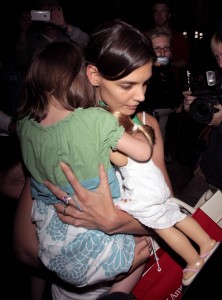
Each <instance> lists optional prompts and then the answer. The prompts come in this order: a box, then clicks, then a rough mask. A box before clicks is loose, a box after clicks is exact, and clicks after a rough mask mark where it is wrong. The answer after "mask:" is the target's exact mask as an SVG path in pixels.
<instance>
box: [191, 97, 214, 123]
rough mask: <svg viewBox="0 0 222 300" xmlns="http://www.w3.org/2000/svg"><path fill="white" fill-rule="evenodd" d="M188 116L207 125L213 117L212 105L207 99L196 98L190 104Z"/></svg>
mask: <svg viewBox="0 0 222 300" xmlns="http://www.w3.org/2000/svg"><path fill="white" fill-rule="evenodd" d="M189 114H190V116H191V117H192V118H193V119H194V121H196V122H198V123H203V124H204V123H205V124H208V123H209V122H210V121H211V120H212V118H213V115H214V105H213V103H212V102H211V101H210V100H209V99H207V98H204V97H198V98H196V99H195V100H194V101H193V102H192V103H191V105H190V109H189Z"/></svg>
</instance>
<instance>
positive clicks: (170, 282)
mask: <svg viewBox="0 0 222 300" xmlns="http://www.w3.org/2000/svg"><path fill="white" fill-rule="evenodd" d="M192 217H193V218H194V219H196V220H197V221H198V223H199V224H200V225H201V226H202V227H203V228H204V230H205V231H206V232H208V234H209V235H210V236H211V237H212V238H214V239H215V240H216V241H221V240H222V228H221V227H219V226H218V225H217V224H216V223H215V222H214V221H213V220H212V219H211V218H210V217H209V216H208V215H207V214H205V213H204V212H203V211H202V210H201V209H200V208H197V209H196V211H195V212H194V213H193V215H192ZM157 256H158V258H159V265H160V267H161V271H158V267H157V263H156V261H155V259H154V256H153V255H152V256H151V257H150V258H149V261H148V263H147V265H146V268H145V271H144V274H143V276H142V277H141V278H140V280H139V281H138V283H137V284H136V286H135V287H134V289H133V292H132V293H133V295H134V296H135V297H136V299H137V300H147V299H152V300H167V299H177V300H179V299H181V298H182V291H183V290H182V288H183V286H182V276H183V268H184V267H185V266H182V265H180V264H179V263H178V262H177V261H176V260H175V259H174V258H173V257H171V256H170V255H169V254H168V253H167V252H166V251H165V250H163V249H162V248H159V249H158V250H157Z"/></svg>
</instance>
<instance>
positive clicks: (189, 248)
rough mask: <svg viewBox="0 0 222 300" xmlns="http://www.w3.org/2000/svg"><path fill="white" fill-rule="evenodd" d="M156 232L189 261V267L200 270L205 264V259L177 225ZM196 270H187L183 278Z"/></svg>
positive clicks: (191, 274)
mask: <svg viewBox="0 0 222 300" xmlns="http://www.w3.org/2000/svg"><path fill="white" fill-rule="evenodd" d="M155 231H156V233H157V234H158V235H159V236H160V237H161V238H162V239H163V240H164V241H165V242H166V243H167V244H168V245H169V246H170V247H171V248H172V249H173V250H174V251H175V252H176V253H177V254H179V255H180V256H181V257H182V258H183V259H184V260H185V261H186V263H187V268H189V269H195V270H196V271H198V270H200V269H201V268H202V267H203V265H204V259H203V258H201V257H200V255H199V253H198V252H197V251H196V249H195V248H194V247H193V245H192V244H191V242H190V241H189V239H188V238H187V236H186V235H184V234H183V233H182V232H181V231H180V230H178V229H177V228H175V227H170V228H166V229H157V230H155ZM194 273H196V272H194V271H192V270H191V271H187V272H185V273H184V275H183V278H184V279H187V278H190V277H191V276H193V275H194Z"/></svg>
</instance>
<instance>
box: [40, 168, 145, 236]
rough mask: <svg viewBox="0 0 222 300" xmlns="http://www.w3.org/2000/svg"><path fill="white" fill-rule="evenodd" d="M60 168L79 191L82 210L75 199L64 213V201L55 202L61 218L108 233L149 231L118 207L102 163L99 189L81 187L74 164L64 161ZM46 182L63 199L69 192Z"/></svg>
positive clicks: (77, 195)
mask: <svg viewBox="0 0 222 300" xmlns="http://www.w3.org/2000/svg"><path fill="white" fill-rule="evenodd" d="M61 168H62V170H63V172H64V173H65V175H66V177H67V179H68V181H69V182H70V184H71V185H72V187H73V188H74V190H75V192H76V194H75V200H76V201H77V202H78V203H79V205H80V206H81V208H82V210H83V211H79V210H78V209H77V207H76V205H75V203H74V201H71V203H70V205H69V206H68V207H67V209H66V215H65V216H64V214H63V212H64V205H62V204H56V205H55V206H56V210H57V211H58V217H59V218H60V220H62V221H63V222H65V223H68V224H72V225H74V226H80V227H85V228H88V229H99V230H101V231H103V232H105V233H107V234H114V233H131V234H143V235H144V234H147V233H148V232H147V229H146V228H145V227H144V226H143V225H142V224H141V223H140V222H139V221H137V220H136V219H134V218H133V217H132V216H130V215H129V214H127V213H125V212H124V211H121V210H119V209H118V208H116V207H115V205H114V204H113V199H112V196H111V193H110V188H109V184H108V179H107V174H106V171H105V169H104V168H103V166H102V165H101V166H100V185H99V187H98V189H97V190H96V191H89V190H87V189H85V188H84V187H82V186H81V184H80V183H79V181H78V179H77V178H76V176H75V174H74V173H73V171H72V170H71V168H70V167H69V166H68V165H66V164H65V163H61ZM45 184H46V186H47V187H48V188H49V189H50V190H51V192H52V193H53V194H55V195H56V196H57V197H58V198H59V199H61V200H62V199H63V197H64V196H66V193H65V192H63V191H62V190H60V189H59V188H58V187H56V186H54V185H53V184H51V183H50V182H45Z"/></svg>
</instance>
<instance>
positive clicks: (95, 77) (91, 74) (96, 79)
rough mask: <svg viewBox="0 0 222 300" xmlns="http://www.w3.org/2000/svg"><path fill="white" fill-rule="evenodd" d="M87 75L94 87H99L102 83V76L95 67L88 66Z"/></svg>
mask: <svg viewBox="0 0 222 300" xmlns="http://www.w3.org/2000/svg"><path fill="white" fill-rule="evenodd" d="M86 73H87V76H88V78H89V81H90V82H91V84H92V85H93V86H99V83H100V75H99V71H98V69H97V67H95V66H93V65H88V66H87V68H86Z"/></svg>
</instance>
